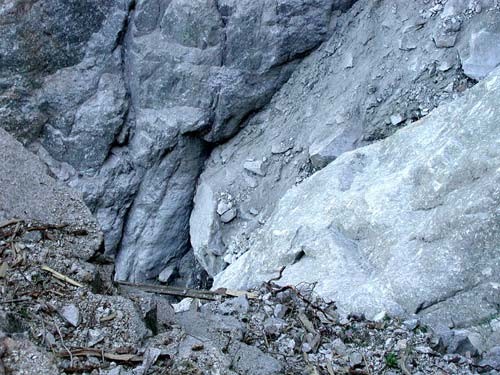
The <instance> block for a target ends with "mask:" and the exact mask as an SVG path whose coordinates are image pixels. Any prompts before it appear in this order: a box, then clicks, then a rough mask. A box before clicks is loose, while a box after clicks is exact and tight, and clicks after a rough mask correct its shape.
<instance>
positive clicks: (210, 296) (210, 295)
mask: <svg viewBox="0 0 500 375" xmlns="http://www.w3.org/2000/svg"><path fill="white" fill-rule="evenodd" d="M116 283H117V284H119V285H122V286H126V287H130V288H136V289H140V290H142V291H144V292H148V293H157V294H166V295H170V296H177V297H191V298H198V299H205V300H211V301H213V300H216V299H217V298H218V297H219V296H218V295H217V294H216V293H214V292H211V291H209V290H197V289H189V288H179V287H174V286H162V285H153V284H135V283H130V282H128V281H117V282H116Z"/></svg>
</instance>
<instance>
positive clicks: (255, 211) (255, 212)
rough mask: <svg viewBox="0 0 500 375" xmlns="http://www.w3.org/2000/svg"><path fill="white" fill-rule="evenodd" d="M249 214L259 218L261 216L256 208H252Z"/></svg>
mask: <svg viewBox="0 0 500 375" xmlns="http://www.w3.org/2000/svg"><path fill="white" fill-rule="evenodd" d="M249 212H250V213H251V214H252V215H253V216H257V215H258V214H259V210H257V209H256V208H254V207H251V208H250V210H249Z"/></svg>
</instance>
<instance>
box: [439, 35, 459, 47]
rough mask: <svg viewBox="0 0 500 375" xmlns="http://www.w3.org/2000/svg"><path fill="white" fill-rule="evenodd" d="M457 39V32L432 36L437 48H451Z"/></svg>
mask: <svg viewBox="0 0 500 375" xmlns="http://www.w3.org/2000/svg"><path fill="white" fill-rule="evenodd" d="M456 41H457V34H440V35H437V36H435V37H434V44H436V47H437V48H451V47H453V46H454V45H455V43H456Z"/></svg>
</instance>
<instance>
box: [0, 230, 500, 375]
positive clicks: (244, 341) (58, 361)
mask: <svg viewBox="0 0 500 375" xmlns="http://www.w3.org/2000/svg"><path fill="white" fill-rule="evenodd" d="M86 235H87V234H86V231H85V230H84V229H83V228H78V227H76V226H74V225H73V226H71V225H46V224H40V223H28V222H25V221H19V220H9V221H6V222H4V223H1V224H0V253H1V257H2V264H1V266H0V282H1V288H0V298H1V300H0V331H1V334H0V374H1V373H2V372H1V371H2V370H3V371H4V372H3V373H12V374H34V373H37V374H76V373H78V374H91V375H94V374H95V375H97V374H107V375H120V374H121V375H137V374H144V375H145V374H259V375H262V374H328V375H331V374H360V375H361V374H367V375H370V374H401V373H402V374H471V373H477V372H484V373H491V374H494V373H495V372H494V369H495V368H496V367H495V366H497V365H498V350H497V351H495V350H493V351H492V352H491V353H488V354H487V355H485V356H484V358H483V359H482V360H480V359H478V357H477V354H478V353H477V350H476V349H475V347H474V346H473V345H472V344H471V343H470V342H469V341H466V338H463V339H462V340H459V338H457V339H456V340H455V341H456V342H455V346H454V347H453V348H450V347H449V346H448V347H446V346H445V345H444V342H443V340H442V339H440V338H439V337H437V336H435V335H434V334H433V333H432V332H431V331H430V330H429V329H428V328H427V327H425V326H423V325H421V324H420V322H419V321H418V319H408V320H405V321H401V320H398V319H395V318H391V317H389V316H387V315H386V314H384V313H381V314H380V315H379V316H378V317H376V318H375V319H374V321H369V320H367V319H365V318H364V317H363V316H360V315H356V314H351V315H349V316H347V317H345V316H341V315H340V314H339V313H338V312H337V310H336V306H335V303H333V302H329V301H324V300H322V299H320V298H318V297H316V296H315V293H314V287H315V285H314V284H301V285H297V286H280V285H278V284H276V283H275V282H276V280H271V281H269V282H267V283H264V284H263V285H262V286H261V287H260V288H259V289H258V290H255V291H252V292H241V291H231V290H224V289H222V290H216V291H201V290H188V289H186V290H184V291H182V290H181V289H182V288H173V287H164V286H160V285H149V286H148V285H144V284H137V285H136V284H132V283H120V284H117V285H113V284H112V283H111V282H110V276H111V273H110V266H106V265H100V264H94V263H92V262H90V261H83V260H81V259H76V258H74V257H73V258H72V257H70V256H68V254H66V253H65V252H64V249H67V248H68V247H69V246H70V245H69V243H70V242H71V241H73V242H74V241H75V238H77V237H83V236H86ZM80 240H82V239H81V238H80ZM182 295H185V296H191V297H190V298H184V299H183V300H182V301H181V302H179V303H175V302H177V301H178V300H179V297H180V296H182ZM175 298H177V299H175ZM450 350H452V351H457V352H458V353H447V351H450ZM495 353H496V355H495ZM496 369H497V370H499V369H498V368H496Z"/></svg>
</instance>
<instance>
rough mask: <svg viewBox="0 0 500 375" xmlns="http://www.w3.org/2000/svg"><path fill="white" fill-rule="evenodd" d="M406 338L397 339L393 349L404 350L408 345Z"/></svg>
mask: <svg viewBox="0 0 500 375" xmlns="http://www.w3.org/2000/svg"><path fill="white" fill-rule="evenodd" d="M407 344H408V340H405V339H402V340H399V341H398V342H397V343H396V347H395V349H396V350H398V351H402V350H405V349H406V347H407V346H408V345H407Z"/></svg>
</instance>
